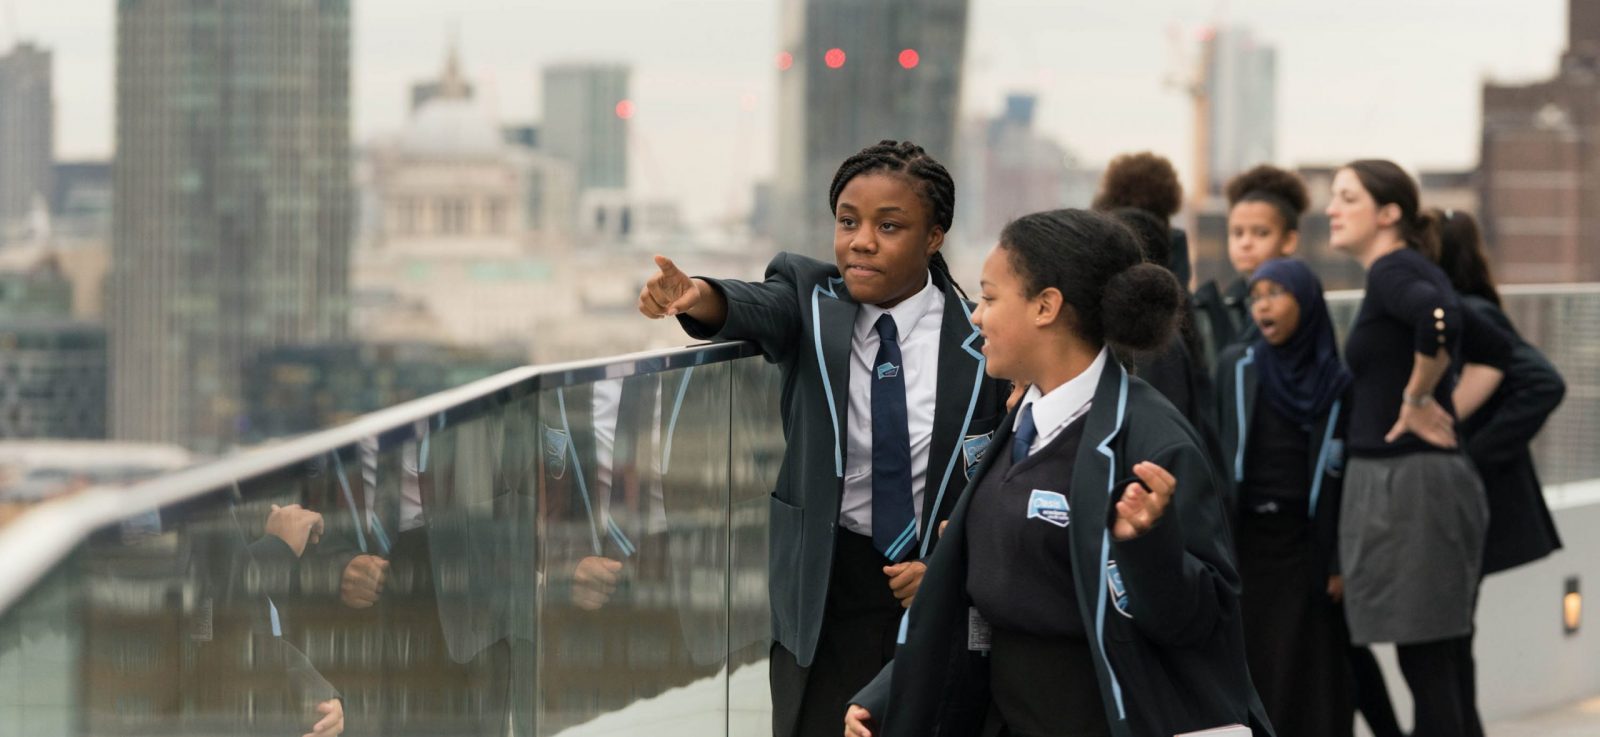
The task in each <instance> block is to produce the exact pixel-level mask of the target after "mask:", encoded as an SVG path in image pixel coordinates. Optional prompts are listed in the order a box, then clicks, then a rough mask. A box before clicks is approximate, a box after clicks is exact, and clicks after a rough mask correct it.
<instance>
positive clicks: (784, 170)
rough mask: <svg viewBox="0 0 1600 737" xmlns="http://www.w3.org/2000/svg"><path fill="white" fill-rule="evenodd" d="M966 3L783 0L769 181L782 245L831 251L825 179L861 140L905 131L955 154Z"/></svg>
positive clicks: (950, 158) (902, 136)
mask: <svg viewBox="0 0 1600 737" xmlns="http://www.w3.org/2000/svg"><path fill="white" fill-rule="evenodd" d="M967 8H968V0H784V3H783V6H782V14H783V15H782V21H781V22H782V34H783V36H782V43H781V46H780V53H779V56H778V60H777V64H778V106H779V107H778V109H779V113H778V114H779V116H780V117H779V121H778V175H777V179H776V181H775V182H774V183H773V187H774V193H773V194H774V205H775V208H776V211H775V216H776V222H777V228H776V232H775V233H774V234H773V235H774V237H775V239H776V241H777V242H778V244H779V245H780V246H782V247H784V248H788V249H792V250H797V251H800V252H802V253H807V254H811V255H815V256H820V257H823V258H827V259H830V260H831V259H832V255H831V254H832V249H831V243H832V242H833V241H832V239H833V236H832V232H833V228H832V217H831V213H829V212H828V207H827V197H828V185H829V184H830V183H832V181H833V174H834V171H835V170H836V169H837V168H838V166H839V164H840V162H842V161H844V159H845V158H846V157H848V156H850V155H851V154H854V153H855V152H857V151H859V150H861V149H862V148H864V147H866V146H870V145H872V144H874V143H877V142H878V141H879V140H882V139H885V138H893V139H898V140H910V141H913V142H915V143H917V144H918V145H920V146H922V147H923V148H924V149H926V150H927V151H928V153H929V154H931V155H933V156H934V157H935V158H937V159H939V160H940V161H943V162H946V163H952V162H954V160H955V142H956V117H957V113H958V111H959V109H960V103H961V65H962V59H963V55H964V47H965V44H966V36H967V12H968V11H967ZM960 199H961V198H960V196H959V193H958V196H957V200H958V201H960ZM961 217H962V213H961V210H960V209H959V208H958V209H957V211H956V219H957V220H960V219H961Z"/></svg>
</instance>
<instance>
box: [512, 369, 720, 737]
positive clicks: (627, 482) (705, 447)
mask: <svg viewBox="0 0 1600 737" xmlns="http://www.w3.org/2000/svg"><path fill="white" fill-rule="evenodd" d="M729 385H730V365H729V364H726V363H720V364H712V365H704V366H696V367H692V368H685V369H678V370H672V371H666V372H662V373H646V374H642V375H636V376H630V377H627V378H622V379H609V380H604V381H599V382H594V383H589V384H576V385H570V386H565V387H561V388H555V389H548V390H545V391H542V392H540V394H539V397H538V405H539V407H538V410H539V411H538V416H537V421H536V423H535V424H534V427H535V428H536V436H537V438H538V441H539V445H538V447H539V452H538V453H537V454H536V456H537V459H538V464H539V468H540V472H539V475H538V481H539V489H540V495H539V496H540V499H541V500H542V501H543V503H544V508H543V514H542V515H541V525H542V527H541V531H542V533H543V539H542V543H543V544H542V546H541V551H540V561H541V570H542V572H543V574H544V592H545V596H544V598H543V607H542V609H541V611H540V615H539V619H538V623H539V648H538V660H539V684H540V688H539V690H538V715H537V724H538V728H537V734H540V735H557V734H588V733H595V734H644V733H658V734H724V733H726V729H727V726H726V714H727V706H728V704H727V688H726V672H727V671H726V669H727V655H728V581H729V579H728V570H729V568H728V566H729V534H728V519H729V518H728V514H729V495H728V489H729V485H728V468H729V444H728V441H729V426H728V417H729V413H730V393H729ZM668 692H671V693H672V696H671V697H670V698H667V697H664V695H665V694H668ZM578 725H583V727H582V728H578Z"/></svg>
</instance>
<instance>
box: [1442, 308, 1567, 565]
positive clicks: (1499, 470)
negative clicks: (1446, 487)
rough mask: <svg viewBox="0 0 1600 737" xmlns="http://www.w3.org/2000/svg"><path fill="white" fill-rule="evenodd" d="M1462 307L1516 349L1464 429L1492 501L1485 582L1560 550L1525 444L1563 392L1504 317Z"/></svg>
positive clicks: (1555, 377)
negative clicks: (1501, 374)
mask: <svg viewBox="0 0 1600 737" xmlns="http://www.w3.org/2000/svg"><path fill="white" fill-rule="evenodd" d="M1461 306H1462V307H1463V308H1464V312H1465V313H1466V314H1468V315H1475V316H1476V317H1477V318H1479V319H1480V320H1482V321H1484V322H1488V323H1491V324H1493V325H1495V326H1497V327H1499V328H1500V329H1501V330H1502V331H1504V332H1505V333H1506V334H1507V335H1508V336H1509V337H1510V338H1511V339H1512V341H1513V344H1514V347H1513V348H1512V350H1511V357H1510V360H1509V361H1507V362H1506V364H1505V365H1504V366H1502V367H1501V368H1502V369H1503V370H1504V371H1505V375H1504V377H1503V378H1502V379H1501V380H1500V386H1499V387H1498V388H1497V389H1495V392H1494V394H1493V395H1492V396H1490V397H1489V401H1487V402H1485V403H1484V405H1483V407H1482V408H1480V409H1479V410H1478V411H1477V412H1476V413H1474V414H1473V415H1472V416H1471V417H1469V418H1467V420H1466V422H1464V423H1462V428H1461V429H1462V433H1463V435H1464V436H1465V438H1466V448H1467V456H1468V457H1470V458H1471V459H1472V462H1473V464H1474V465H1476V466H1477V467H1478V474H1479V475H1480V476H1482V477H1483V486H1484V488H1485V489H1486V490H1487V491H1488V495H1489V532H1488V537H1487V539H1486V540H1485V541H1484V549H1483V574H1484V575H1486V576H1487V575H1489V574H1491V573H1495V572H1497V571H1503V570H1506V569H1508V568H1515V567H1517V566H1520V565H1522V564H1524V563H1528V562H1530V561H1535V560H1538V559H1540V558H1543V557H1545V556H1546V555H1549V554H1550V553H1551V552H1552V551H1555V550H1558V549H1560V548H1561V537H1560V536H1559V535H1558V534H1556V525H1555V521H1554V520H1552V519H1551V518H1550V509H1549V507H1547V506H1545V502H1544V490H1543V489H1542V488H1541V487H1540V485H1539V475H1538V473H1536V472H1535V470H1534V466H1533V454H1532V453H1531V452H1530V451H1529V449H1528V444H1529V443H1531V442H1533V437H1534V436H1535V435H1537V434H1538V433H1539V428H1541V427H1543V426H1544V421H1545V420H1546V419H1548V418H1549V417H1550V413H1552V412H1554V411H1555V410H1556V407H1557V406H1559V405H1560V404H1561V399H1562V397H1564V396H1565V395H1566V391H1567V384H1566V382H1565V381H1564V380H1562V378H1561V374H1560V373H1559V372H1557V371H1556V367H1555V366H1552V365H1551V364H1550V361H1549V360H1548V359H1546V358H1545V357H1544V354H1542V353H1540V352H1539V349H1537V348H1534V347H1533V346H1531V345H1528V343H1527V341H1524V340H1523V339H1522V337H1521V336H1519V335H1517V331H1516V328H1514V327H1512V325H1511V320H1509V319H1508V318H1507V317H1506V315H1505V313H1504V312H1502V311H1500V308H1498V307H1496V306H1495V305H1494V303H1493V302H1490V301H1488V300H1486V299H1484V298H1482V297H1474V296H1463V297H1462V298H1461Z"/></svg>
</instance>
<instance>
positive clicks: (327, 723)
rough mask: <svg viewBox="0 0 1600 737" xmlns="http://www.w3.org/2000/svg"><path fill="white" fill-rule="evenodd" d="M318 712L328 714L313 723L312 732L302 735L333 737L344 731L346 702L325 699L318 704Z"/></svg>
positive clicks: (302, 736) (307, 736)
mask: <svg viewBox="0 0 1600 737" xmlns="http://www.w3.org/2000/svg"><path fill="white" fill-rule="evenodd" d="M317 713H318V714H324V715H326V716H324V717H322V719H321V721H318V722H317V723H316V724H314V725H312V727H311V731H310V732H307V733H306V734H303V735H301V736H300V737H333V736H334V735H336V734H339V733H340V732H343V731H344V702H342V701H340V700H338V699H330V700H328V701H324V702H322V703H320V704H317Z"/></svg>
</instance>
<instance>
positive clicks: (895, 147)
mask: <svg viewBox="0 0 1600 737" xmlns="http://www.w3.org/2000/svg"><path fill="white" fill-rule="evenodd" d="M879 172H884V173H891V174H901V175H904V176H905V177H906V178H908V179H910V180H911V185H912V188H913V189H915V190H916V192H917V196H919V197H921V198H922V201H923V204H926V205H927V206H928V215H929V216H930V217H931V218H932V219H933V224H934V226H935V227H937V228H939V229H940V230H941V231H943V232H945V233H949V232H950V224H951V223H953V222H955V212H956V182H955V180H954V179H952V178H951V177H950V172H949V171H947V170H946V169H945V168H944V164H941V163H939V161H938V160H937V159H935V158H933V157H932V156H929V155H928V152H926V151H924V150H922V147H921V146H918V145H917V144H915V143H912V142H910V141H894V140H890V139H887V138H886V139H884V140H882V141H879V142H878V143H877V145H875V146H868V147H866V148H864V149H861V150H860V151H858V152H856V154H855V155H854V156H851V157H850V158H848V159H845V160H844V163H843V164H840V165H839V170H838V171H836V172H834V174H833V184H832V185H830V186H829V187H828V212H834V213H836V212H838V209H839V194H840V193H842V192H844V188H845V185H847V184H849V183H850V180H852V179H855V178H856V177H859V176H861V175H862V174H873V173H879ZM928 268H929V269H932V270H933V271H936V272H938V273H939V275H940V276H942V277H944V279H945V281H948V282H950V285H951V286H953V287H955V289H956V292H957V293H959V294H960V295H961V297H962V299H966V298H967V293H966V291H965V290H963V289H962V288H961V285H960V284H957V283H956V280H955V277H954V276H952V275H951V274H950V265H949V264H947V263H945V260H944V255H943V254H941V253H939V252H938V251H934V253H933V256H932V257H930V258H929V260H928Z"/></svg>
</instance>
